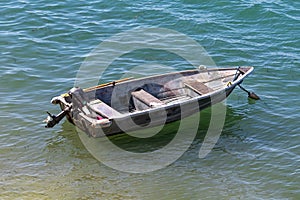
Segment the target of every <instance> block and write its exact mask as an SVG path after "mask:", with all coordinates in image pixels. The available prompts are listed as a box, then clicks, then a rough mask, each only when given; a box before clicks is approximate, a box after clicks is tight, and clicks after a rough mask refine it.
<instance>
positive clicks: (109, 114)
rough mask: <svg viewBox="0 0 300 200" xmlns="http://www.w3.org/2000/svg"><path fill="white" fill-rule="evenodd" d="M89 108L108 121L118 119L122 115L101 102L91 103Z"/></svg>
mask: <svg viewBox="0 0 300 200" xmlns="http://www.w3.org/2000/svg"><path fill="white" fill-rule="evenodd" d="M89 106H90V108H92V110H94V111H95V112H97V113H99V114H100V115H102V116H103V117H106V118H108V119H112V118H116V117H118V116H120V115H121V113H119V112H118V111H116V110H115V109H113V108H112V107H110V106H109V105H107V104H106V103H104V102H102V101H100V100H97V102H93V103H91V104H90V105H89Z"/></svg>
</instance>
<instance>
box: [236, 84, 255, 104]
mask: <svg viewBox="0 0 300 200" xmlns="http://www.w3.org/2000/svg"><path fill="white" fill-rule="evenodd" d="M238 86H239V87H240V88H241V89H242V90H243V91H245V92H247V93H248V97H249V98H250V99H254V100H259V99H260V98H259V96H257V95H256V94H255V93H254V92H249V91H248V90H246V89H245V88H244V87H242V86H241V85H240V84H238Z"/></svg>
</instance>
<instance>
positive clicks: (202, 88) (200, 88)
mask: <svg viewBox="0 0 300 200" xmlns="http://www.w3.org/2000/svg"><path fill="white" fill-rule="evenodd" d="M184 85H185V86H187V87H188V88H190V89H192V90H193V91H194V92H197V93H198V94H200V95H203V94H207V93H209V92H212V91H213V90H212V89H211V88H210V87H207V86H206V85H205V84H204V83H201V82H199V81H196V80H187V81H184Z"/></svg>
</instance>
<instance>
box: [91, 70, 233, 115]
mask: <svg viewBox="0 0 300 200" xmlns="http://www.w3.org/2000/svg"><path fill="white" fill-rule="evenodd" d="M236 73H237V70H236V69H231V70H221V71H219V70H215V71H210V70H205V71H203V70H202V71H200V70H190V71H184V72H178V73H172V74H166V75H158V76H152V77H148V78H141V79H133V80H130V81H126V82H123V83H120V84H115V85H109V86H106V87H103V88H99V89H97V90H95V91H90V92H87V93H86V96H87V97H88V99H89V100H88V102H89V103H88V105H89V107H90V108H91V109H92V110H94V111H95V112H96V113H98V114H100V115H101V116H102V117H104V118H114V117H117V116H120V115H121V114H128V113H134V112H139V111H144V110H147V109H151V108H156V107H160V106H164V105H169V104H175V103H180V102H183V101H186V100H188V99H192V98H195V97H199V96H202V95H206V94H208V93H210V92H213V91H215V90H218V89H221V88H224V87H226V85H227V84H228V83H229V82H230V81H233V79H234V77H235V76H236Z"/></svg>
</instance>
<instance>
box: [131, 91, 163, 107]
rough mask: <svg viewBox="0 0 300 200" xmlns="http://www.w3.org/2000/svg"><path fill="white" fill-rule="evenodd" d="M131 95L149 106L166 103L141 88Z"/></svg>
mask: <svg viewBox="0 0 300 200" xmlns="http://www.w3.org/2000/svg"><path fill="white" fill-rule="evenodd" d="M131 95H132V96H133V97H135V98H137V99H138V100H140V101H142V102H143V103H145V104H146V105H147V106H149V107H155V106H157V105H162V104H164V103H163V102H162V101H161V100H159V99H158V98H156V97H154V96H153V95H151V94H149V93H148V92H146V91H145V90H143V89H141V90H138V91H134V92H132V93H131Z"/></svg>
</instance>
